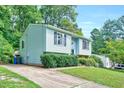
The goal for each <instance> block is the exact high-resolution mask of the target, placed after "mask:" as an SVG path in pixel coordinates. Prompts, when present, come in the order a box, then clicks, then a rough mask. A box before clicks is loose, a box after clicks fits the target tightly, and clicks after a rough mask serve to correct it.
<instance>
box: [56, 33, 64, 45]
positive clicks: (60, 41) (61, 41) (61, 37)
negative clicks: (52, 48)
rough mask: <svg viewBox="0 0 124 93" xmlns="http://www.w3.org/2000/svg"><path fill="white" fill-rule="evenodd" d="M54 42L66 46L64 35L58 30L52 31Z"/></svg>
mask: <svg viewBox="0 0 124 93" xmlns="http://www.w3.org/2000/svg"><path fill="white" fill-rule="evenodd" d="M54 44H55V45H63V46H66V35H65V34H62V33H59V32H54Z"/></svg>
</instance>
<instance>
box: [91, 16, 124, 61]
mask: <svg viewBox="0 0 124 93" xmlns="http://www.w3.org/2000/svg"><path fill="white" fill-rule="evenodd" d="M91 38H92V40H93V42H92V49H93V50H92V51H93V53H95V54H105V55H108V56H109V58H110V59H111V60H112V61H113V62H118V63H124V16H121V17H120V18H118V19H114V20H110V19H109V20H107V21H106V22H105V23H104V25H103V27H102V28H101V29H93V30H92V32H91Z"/></svg>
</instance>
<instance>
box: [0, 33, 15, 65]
mask: <svg viewBox="0 0 124 93" xmlns="http://www.w3.org/2000/svg"><path fill="white" fill-rule="evenodd" d="M12 53H13V48H12V46H11V44H9V43H8V41H7V40H6V39H5V38H4V37H3V36H2V33H0V61H4V63H8V62H11V61H12V60H11V57H12Z"/></svg>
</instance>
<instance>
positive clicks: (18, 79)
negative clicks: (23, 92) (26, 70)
mask: <svg viewBox="0 0 124 93" xmlns="http://www.w3.org/2000/svg"><path fill="white" fill-rule="evenodd" d="M39 87H40V86H39V85H37V84H35V83H34V82H32V81H30V80H28V79H26V78H25V77H22V76H20V75H18V74H16V73H14V72H11V71H9V70H8V69H5V68H3V67H0V88H39Z"/></svg>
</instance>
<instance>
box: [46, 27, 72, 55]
mask: <svg viewBox="0 0 124 93" xmlns="http://www.w3.org/2000/svg"><path fill="white" fill-rule="evenodd" d="M46 52H57V53H66V54H71V36H69V35H66V46H62V45H55V44H54V30H52V29H47V28H46Z"/></svg>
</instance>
